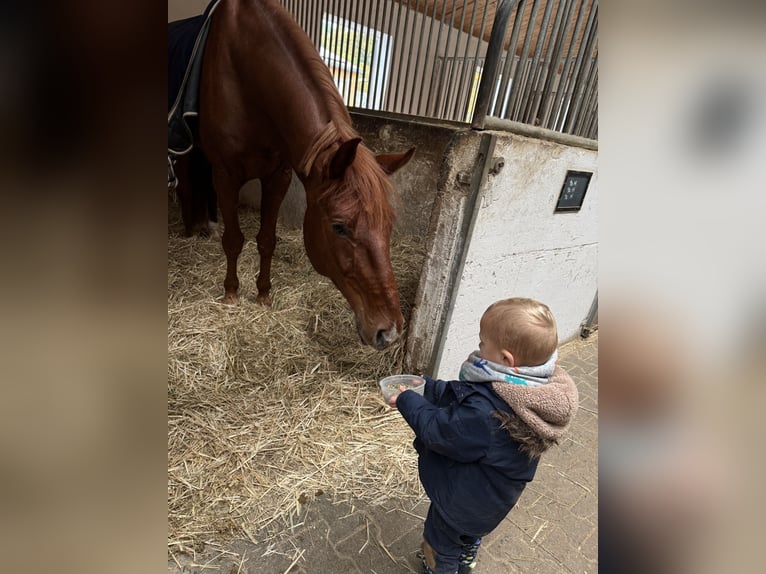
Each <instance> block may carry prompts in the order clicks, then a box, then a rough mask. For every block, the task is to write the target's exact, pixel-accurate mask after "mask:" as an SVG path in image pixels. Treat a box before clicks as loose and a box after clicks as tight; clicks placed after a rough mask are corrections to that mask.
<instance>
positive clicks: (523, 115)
mask: <svg viewBox="0 0 766 574" xmlns="http://www.w3.org/2000/svg"><path fill="white" fill-rule="evenodd" d="M552 10H553V1H552V0H548V2H546V4H545V10H544V11H543V19H542V22H541V24H540V29H539V30H538V31H537V42H535V55H534V57H533V58H532V66H531V67H530V68H529V76H527V81H526V83H525V86H524V94H523V96H522V98H521V103H520V106H519V120H520V121H522V122H524V123H527V122H529V117H528V116H527V113H528V108H529V101H530V99H531V96H532V91H533V87H534V84H535V77H536V76H537V68H538V66H539V65H540V56H541V55H542V53H543V46H544V45H545V40H546V37H547V35H548V23H549V22H550V19H551V11H552Z"/></svg>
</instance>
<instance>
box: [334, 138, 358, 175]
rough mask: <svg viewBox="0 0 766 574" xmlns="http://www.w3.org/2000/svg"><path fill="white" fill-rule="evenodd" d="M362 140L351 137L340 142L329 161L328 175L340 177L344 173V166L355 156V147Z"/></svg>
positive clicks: (351, 161) (348, 164)
mask: <svg viewBox="0 0 766 574" xmlns="http://www.w3.org/2000/svg"><path fill="white" fill-rule="evenodd" d="M361 142H362V138H353V139H350V140H348V141H346V142H343V143H342V144H340V147H339V148H338V151H336V152H335V156H334V157H333V158H332V161H331V162H330V177H331V178H332V179H340V178H341V177H343V174H344V173H346V168H347V167H348V166H350V165H351V164H352V163H353V161H354V158H355V157H356V148H357V147H359V144H360V143H361Z"/></svg>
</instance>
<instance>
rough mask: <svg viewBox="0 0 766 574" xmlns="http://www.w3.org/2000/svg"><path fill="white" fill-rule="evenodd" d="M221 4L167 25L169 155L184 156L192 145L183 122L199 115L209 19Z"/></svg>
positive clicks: (190, 135) (189, 128)
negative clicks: (200, 87) (203, 58)
mask: <svg viewBox="0 0 766 574" xmlns="http://www.w3.org/2000/svg"><path fill="white" fill-rule="evenodd" d="M219 1H220V0H212V2H210V4H208V6H207V8H205V12H204V13H203V14H201V15H200V16H194V17H192V18H185V19H183V20H176V21H174V22H169V23H168V152H170V153H172V154H174V155H183V154H185V153H187V152H188V151H189V150H191V148H192V146H193V145H194V134H193V132H192V129H191V127H190V126H189V124H188V123H187V122H186V118H187V117H188V116H196V115H197V114H198V113H199V84H200V77H201V74H202V56H203V54H204V51H205V40H206V39H207V33H208V29H209V27H210V15H211V14H212V12H213V10H214V9H215V7H216V6H217V5H218V2H219Z"/></svg>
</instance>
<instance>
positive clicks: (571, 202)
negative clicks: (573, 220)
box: [556, 171, 593, 211]
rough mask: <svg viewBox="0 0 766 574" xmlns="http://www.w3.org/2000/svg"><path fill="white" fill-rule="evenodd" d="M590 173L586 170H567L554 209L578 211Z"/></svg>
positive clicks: (586, 189)
mask: <svg viewBox="0 0 766 574" xmlns="http://www.w3.org/2000/svg"><path fill="white" fill-rule="evenodd" d="M592 175H593V174H592V173H588V172H586V171H567V176H566V177H565V178H564V185H563V186H562V187H561V193H560V194H559V201H558V203H557V204H556V211H580V208H581V207H582V202H583V199H585V192H586V191H588V184H589V183H590V178H591V176H592Z"/></svg>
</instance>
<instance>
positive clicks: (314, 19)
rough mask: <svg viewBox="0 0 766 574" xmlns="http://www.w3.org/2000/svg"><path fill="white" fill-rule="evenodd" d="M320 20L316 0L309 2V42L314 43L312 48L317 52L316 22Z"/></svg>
mask: <svg viewBox="0 0 766 574" xmlns="http://www.w3.org/2000/svg"><path fill="white" fill-rule="evenodd" d="M321 18H322V11H321V10H320V9H319V2H318V0H311V41H312V42H314V47H315V48H316V49H317V51H318V50H319V47H320V44H321V42H320V39H319V34H317V27H318V26H317V20H320V19H321Z"/></svg>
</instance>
